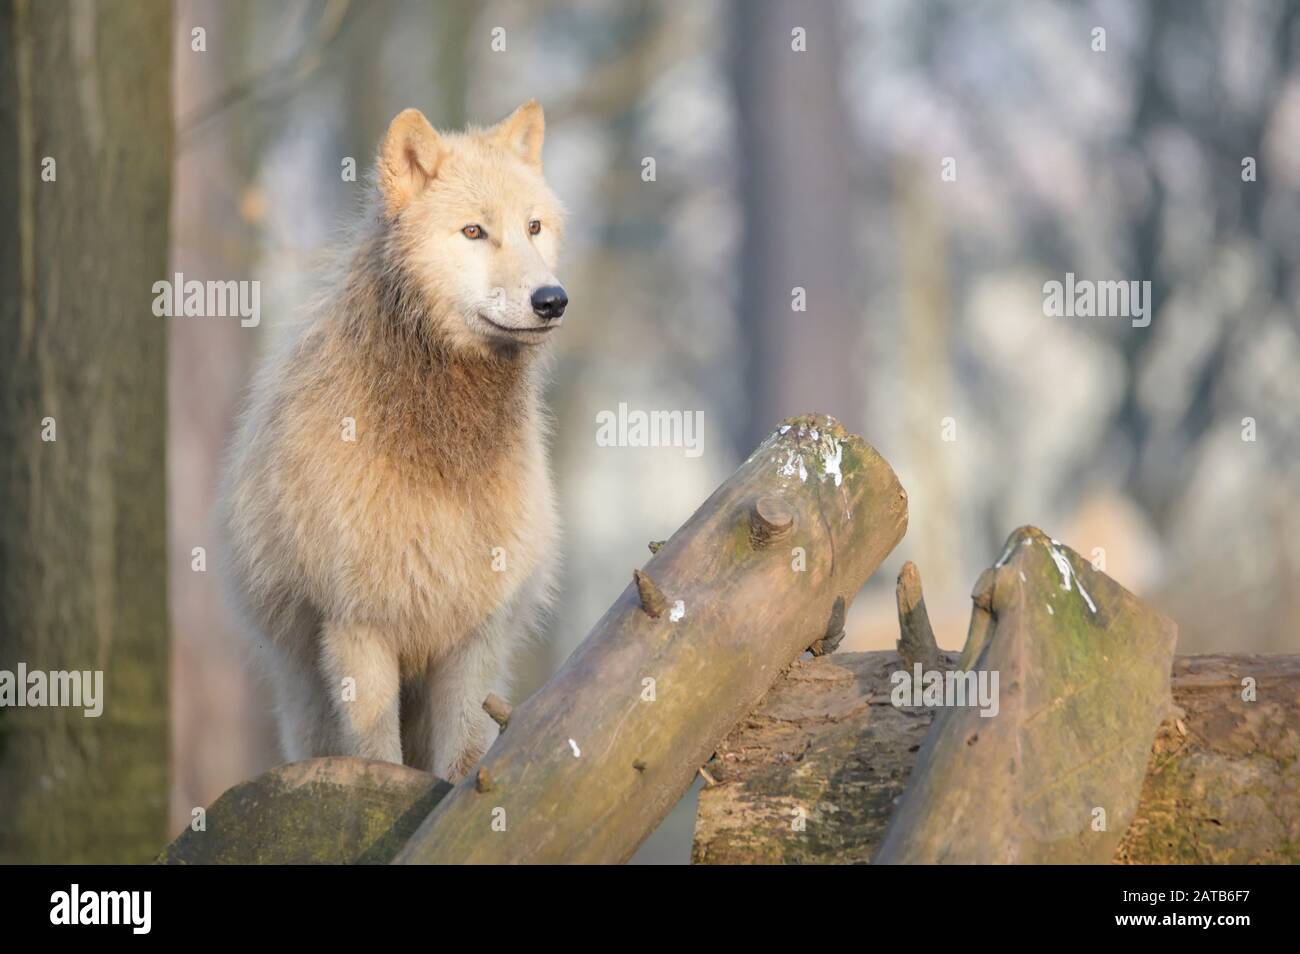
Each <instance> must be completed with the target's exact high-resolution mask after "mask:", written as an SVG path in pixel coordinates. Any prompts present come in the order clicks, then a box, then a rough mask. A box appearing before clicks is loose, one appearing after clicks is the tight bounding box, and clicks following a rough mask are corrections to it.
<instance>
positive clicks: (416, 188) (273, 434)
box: [222, 101, 568, 780]
mask: <svg viewBox="0 0 1300 954" xmlns="http://www.w3.org/2000/svg"><path fill="white" fill-rule="evenodd" d="M543 131H544V120H543V117H542V110H541V107H540V106H538V104H537V103H536V102H535V101H534V102H529V103H527V104H525V105H523V106H521V107H520V108H519V109H517V110H516V111H515V112H514V113H513V114H512V115H511V116H509V117H508V118H507V119H505V120H503V121H502V122H501V123H499V124H498V125H496V126H493V127H492V128H490V129H486V130H480V129H470V130H468V131H466V132H464V133H459V134H450V133H440V132H436V131H434V129H433V127H432V126H430V125H429V122H428V120H426V119H425V117H424V116H423V114H421V113H420V112H419V111H418V110H414V109H408V110H406V111H405V112H403V113H401V114H400V115H398V116H397V118H396V119H394V120H393V122H392V124H391V125H390V126H389V128H388V132H387V134H386V136H385V138H384V141H383V144H382V145H381V147H380V150H379V156H378V160H377V165H376V174H375V177H374V184H373V187H372V197H371V198H372V201H371V207H370V209H369V213H368V214H367V215H366V216H365V217H364V219H363V221H362V223H361V225H360V227H359V229H358V230H357V233H356V237H355V238H354V239H353V240H352V241H351V243H350V244H349V246H348V248H347V249H346V251H345V253H344V255H343V256H342V257H341V259H340V261H339V263H338V274H337V275H336V276H335V278H334V279H333V280H332V281H331V282H329V283H328V285H327V287H326V289H325V291H324V294H323V295H322V296H321V297H320V300H319V303H318V304H317V305H316V306H315V307H314V308H313V309H312V313H311V316H310V321H309V322H308V323H307V324H306V325H305V326H304V327H303V328H302V330H301V331H299V332H297V333H295V334H294V335H292V336H291V339H292V340H290V341H288V342H287V344H286V346H285V347H284V348H282V349H281V350H280V351H279V352H278V354H277V355H276V356H275V357H273V358H272V359H270V360H269V361H267V362H266V364H265V365H264V366H263V367H262V368H261V370H260V372H259V374H258V375H257V377H256V379H255V382H254V384H253V387H252V393H251V397H250V400H249V406H248V409H247V411H246V412H245V416H244V418H243V420H242V423H241V428H240V432H239V435H238V437H237V439H236V441H235V445H234V447H233V450H232V453H231V455H230V458H229V461H228V466H227V472H226V477H225V482H224V491H223V495H222V521H223V524H224V527H225V529H226V533H227V537H228V540H227V544H228V545H227V550H228V552H227V570H228V574H229V577H230V579H231V580H232V582H233V584H234V587H235V590H236V593H237V596H238V599H239V602H240V605H241V609H242V610H243V612H244V614H245V615H246V617H247V620H248V623H249V624H250V629H252V630H253V631H254V633H255V639H254V641H255V644H256V648H257V650H258V651H259V652H258V654H257V658H258V659H259V660H260V665H261V666H262V667H264V668H265V670H266V673H267V675H268V676H269V678H270V680H271V683H272V687H273V689H274V692H275V696H276V702H277V707H278V719H279V730H280V741H281V745H282V748H283V750H284V755H285V757H286V758H288V759H290V760H297V759H303V758H309V757H313V756H321V755H356V756H362V757H365V758H371V759H383V760H386V761H390V762H403V761H405V763H406V764H408V765H412V766H415V767H417V768H422V769H426V770H429V771H433V772H435V773H436V774H438V775H439V776H442V777H444V778H447V779H453V780H454V779H458V778H461V777H462V776H463V775H465V773H466V772H468V771H469V769H470V767H471V766H472V765H473V764H474V763H475V762H476V761H477V760H478V759H479V757H480V756H481V755H482V754H483V752H484V751H485V750H486V748H487V746H488V745H489V744H490V742H491V740H492V739H493V738H494V737H495V734H496V727H495V725H494V724H493V723H492V722H491V720H490V719H489V718H488V717H487V715H486V714H485V713H484V712H483V709H482V703H483V700H484V698H485V697H486V696H487V694H488V693H489V692H490V691H498V692H503V691H504V686H503V685H502V681H503V679H504V678H505V669H506V664H507V660H508V657H509V656H510V654H511V650H512V649H513V648H514V647H516V646H517V645H518V644H519V643H520V642H521V641H522V640H524V639H526V638H527V633H528V631H529V630H530V628H531V627H532V626H533V624H534V622H535V619H536V617H537V615H538V613H539V612H540V611H541V610H542V609H543V608H544V606H545V604H546V602H547V601H548V599H549V594H550V589H551V583H552V577H553V572H554V569H555V559H556V547H555V544H556V534H557V526H556V517H555V503H554V494H553V491H552V486H551V477H550V473H549V471H548V465H547V459H546V446H545V442H546V430H547V426H546V415H545V412H544V410H543V408H542V406H541V381H540V376H541V370H542V369H541V367H540V361H539V359H540V358H541V357H542V355H543V352H544V351H545V349H546V344H547V342H548V341H549V340H550V339H551V338H552V337H553V336H554V334H555V333H556V329H557V328H559V326H560V324H561V320H562V316H563V315H564V310H565V306H566V305H567V304H568V298H567V297H566V295H565V292H564V289H563V288H561V287H560V284H559V282H558V280H557V279H556V277H555V265H556V257H557V254H558V252H559V248H560V240H561V236H562V232H563V214H562V209H561V207H560V203H559V202H558V201H557V199H556V198H555V196H554V195H553V194H552V192H551V190H550V189H549V188H548V187H547V185H546V183H545V182H544V181H543V179H542V162H541V154H542V138H543Z"/></svg>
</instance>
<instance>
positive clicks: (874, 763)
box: [691, 651, 934, 864]
mask: <svg viewBox="0 0 1300 954" xmlns="http://www.w3.org/2000/svg"><path fill="white" fill-rule="evenodd" d="M903 668H905V667H904V666H903V663H902V661H901V660H900V659H899V657H898V655H897V653H894V652H892V651H889V652H872V653H838V654H836V655H834V656H823V657H820V658H816V659H807V660H796V661H795V663H794V665H792V666H791V667H790V669H789V670H788V671H787V672H786V673H784V674H783V675H782V676H781V678H780V679H778V680H777V682H776V685H774V686H773V687H772V689H771V690H770V691H769V692H768V694H767V695H766V696H765V697H764V699H763V702H762V704H761V705H760V706H758V707H757V708H756V709H755V710H754V711H753V712H751V713H750V714H749V715H748V716H747V717H746V718H745V720H744V721H743V722H741V724H740V725H738V726H736V728H735V729H734V730H733V731H732V732H731V733H730V734H729V735H728V736H727V738H726V740H725V741H724V742H723V743H722V745H720V746H719V747H718V752H717V755H716V756H715V757H714V759H713V761H711V762H710V763H709V764H708V769H709V772H710V773H711V774H712V775H713V777H714V778H715V779H716V781H717V784H716V785H713V786H711V787H709V788H706V789H704V790H703V791H701V792H700V795H699V806H698V808H697V810H696V816H695V842H694V846H693V849H692V853H691V860H692V862H694V863H695V864H813V863H859V864H865V863H866V862H868V861H870V860H871V856H872V855H873V854H874V853H875V851H876V848H877V847H878V846H879V844H880V839H881V836H882V835H883V834H884V830H885V825H886V824H887V823H888V821H889V816H890V813H891V812H892V811H893V809H894V802H895V801H896V800H897V799H898V797H899V796H900V795H902V794H903V786H904V785H905V784H906V782H907V778H908V775H909V774H910V773H911V770H912V765H913V764H914V763H915V761H916V752H917V750H918V749H920V747H921V743H922V742H923V741H925V734H926V732H927V731H929V728H930V723H931V722H932V721H933V720H934V712H933V710H930V709H922V708H912V707H907V708H895V707H894V706H892V705H890V701H889V695H890V682H889V679H890V676H891V675H892V674H893V673H895V672H898V671H899V670H900V669H903Z"/></svg>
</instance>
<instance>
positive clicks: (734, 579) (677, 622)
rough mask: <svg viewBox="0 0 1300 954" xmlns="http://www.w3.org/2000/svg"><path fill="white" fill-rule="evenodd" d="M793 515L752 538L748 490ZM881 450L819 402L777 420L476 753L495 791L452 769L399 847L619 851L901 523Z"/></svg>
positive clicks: (530, 858) (493, 852) (897, 535)
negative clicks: (654, 588)
mask: <svg viewBox="0 0 1300 954" xmlns="http://www.w3.org/2000/svg"><path fill="white" fill-rule="evenodd" d="M768 496H771V497H775V498H779V501H780V502H781V503H782V504H784V506H785V507H787V508H788V510H789V514H790V526H789V528H788V530H786V531H785V533H786V535H785V536H784V537H783V538H782V539H781V540H780V541H779V543H776V544H772V545H769V544H771V541H765V542H764V543H763V544H762V545H756V544H755V540H754V537H753V518H752V514H753V513H754V512H755V506H756V502H757V501H759V500H760V499H761V498H764V497H768ZM906 523H907V498H906V494H905V493H904V492H903V490H902V488H901V487H900V486H899V484H898V480H897V478H896V477H895V476H894V473H893V471H892V470H891V469H890V467H889V465H888V464H887V463H886V462H885V461H884V459H883V458H881V457H880V455H879V454H877V453H876V451H875V450H874V449H872V448H871V447H869V446H868V445H867V444H865V443H864V442H863V441H862V440H861V439H859V438H857V437H853V436H851V435H848V434H846V433H845V432H844V430H843V428H841V427H840V426H839V425H838V424H837V423H835V422H834V421H832V420H831V419H829V418H826V417H824V416H816V417H805V418H796V419H793V420H791V421H788V422H786V423H785V424H783V425H782V426H781V427H780V428H779V429H778V431H777V432H776V433H775V434H773V435H772V437H770V438H769V439H768V440H767V441H765V442H764V443H763V444H762V445H761V446H760V447H759V448H758V449H757V450H756V451H755V452H754V453H753V454H752V455H751V456H750V458H749V459H748V460H747V461H746V462H745V463H744V464H742V465H741V467H740V468H739V469H738V470H737V471H736V473H735V474H733V475H732V476H731V477H730V478H729V479H728V480H727V481H726V482H725V483H724V484H723V485H722V486H721V487H720V488H718V490H717V491H715V492H714V494H713V495H712V496H711V497H710V498H709V499H708V500H707V501H706V502H705V503H704V505H703V506H702V507H701V508H700V509H699V510H698V511H697V512H696V513H695V515H694V516H692V517H691V519H690V520H689V521H687V523H686V524H685V525H684V526H683V527H682V528H681V529H680V530H678V532H677V533H676V534H674V536H673V537H672V539H671V540H669V541H668V542H667V543H666V544H665V545H664V546H663V548H662V549H660V550H659V552H658V553H656V554H655V555H654V556H653V557H652V558H651V559H650V561H649V563H648V564H647V565H646V567H645V573H646V574H648V575H649V576H650V577H653V579H654V580H655V582H656V583H657V584H658V587H659V588H660V589H661V590H662V591H663V592H665V593H667V594H669V597H670V598H671V599H672V600H673V602H672V605H671V607H670V609H669V611H668V613H667V614H665V615H662V616H660V617H658V618H654V617H652V616H650V615H648V614H647V613H646V612H644V611H643V610H642V600H641V596H640V594H639V592H638V589H637V587H636V586H635V585H629V587H628V588H627V589H626V590H625V591H624V592H623V594H622V595H621V596H620V597H619V598H618V600H617V601H616V602H615V603H614V605H613V606H612V607H611V608H610V609H609V611H608V612H607V613H606V614H605V616H604V617H603V618H602V619H601V620H600V622H599V623H597V624H596V627H595V628H594V629H593V630H592V632H591V634H590V635H589V636H588V637H587V639H586V641H585V642H584V643H583V644H582V645H581V646H580V647H579V648H578V650H577V651H576V652H575V653H574V654H573V655H572V656H571V657H570V658H569V660H568V661H567V662H566V663H565V665H564V667H563V668H562V669H561V670H560V671H559V672H558V673H557V674H556V675H555V676H554V677H553V678H552V679H551V680H550V681H549V682H548V683H547V684H546V685H545V686H544V687H543V688H542V689H541V690H540V691H538V692H537V693H536V694H535V695H534V696H533V697H532V698H530V699H528V700H527V701H526V702H524V703H522V704H520V705H519V706H518V707H516V708H515V710H514V712H513V714H512V715H511V723H510V724H511V728H510V731H509V732H508V733H505V734H504V735H502V736H501V737H500V738H499V739H498V740H497V741H496V743H495V744H494V745H493V747H492V748H491V749H490V750H489V751H488V753H487V755H486V756H485V757H484V759H483V762H482V766H483V768H485V769H486V770H487V771H488V772H489V773H490V774H491V778H492V783H493V788H492V791H490V792H487V793H484V792H479V791H477V790H476V787H475V784H474V780H473V779H467V780H465V781H463V782H462V783H461V784H459V785H458V786H457V787H456V788H455V789H454V790H453V791H452V793H451V794H450V795H449V796H448V797H447V798H446V799H444V800H443V801H442V802H441V803H440V804H439V806H438V808H437V809H435V810H434V812H433V813H432V814H431V815H430V817H429V818H428V819H427V820H426V822H425V823H424V824H423V825H421V827H420V829H419V831H418V832H417V833H416V834H415V836H414V837H413V838H412V839H411V841H410V843H409V844H408V846H407V848H406V849H405V850H404V851H403V852H402V853H401V855H400V856H399V858H398V859H397V860H398V861H400V862H408V863H410V862H433V863H454V862H466V861H473V862H521V861H527V862H617V861H623V860H626V859H627V858H628V857H629V856H631V854H632V853H633V852H634V851H635V850H636V847H637V846H638V845H639V844H640V843H641V841H642V840H643V839H644V838H645V836H646V835H647V834H648V833H649V832H650V831H652V830H653V829H654V827H655V826H656V825H657V824H658V823H659V821H660V820H661V819H662V818H663V817H664V815H665V814H667V812H668V810H669V809H670V808H671V807H672V806H673V804H674V803H676V801H677V800H678V798H680V796H681V795H682V793H683V792H685V791H686V789H687V787H688V786H689V785H690V783H691V780H692V779H693V778H694V776H695V774H696V771H697V770H698V769H699V767H700V766H701V765H702V764H703V763H704V762H705V761H706V760H707V759H708V758H709V756H710V755H711V754H712V753H713V751H714V749H715V748H716V746H717V745H718V744H719V742H721V741H722V739H723V737H724V736H725V735H726V733H727V732H728V731H729V730H730V729H731V728H732V727H733V726H734V725H735V724H736V722H737V721H739V720H740V719H741V718H743V717H744V716H745V714H746V713H747V712H749V711H750V710H751V709H752V708H753V706H754V705H755V704H756V703H757V702H758V701H759V699H760V698H761V697H762V695H763V693H764V692H765V691H766V690H767V689H768V688H769V687H770V686H771V684H772V681H773V680H774V679H775V678H776V676H777V675H778V674H779V673H780V671H781V670H782V669H783V668H784V667H786V666H788V665H789V664H790V663H791V661H793V660H794V658H795V657H796V656H798V655H799V654H800V653H801V652H802V651H803V650H804V649H805V648H807V647H808V646H809V645H810V643H812V642H813V641H815V640H817V639H818V638H824V637H825V635H826V633H827V631H828V627H829V626H830V625H831V624H833V623H834V620H835V618H836V616H837V614H839V615H842V613H843V611H844V606H845V605H847V602H848V601H849V600H851V599H852V597H853V596H854V594H855V593H856V592H857V590H858V589H859V587H860V586H861V584H862V583H863V581H864V580H865V579H866V578H867V577H868V576H869V575H870V574H871V573H872V572H873V571H874V570H875V569H876V567H877V566H879V564H880V562H881V560H883V559H884V557H885V556H886V555H887V554H888V553H889V551H890V550H892V549H893V547H894V546H895V544H897V542H898V541H899V540H900V539H901V538H902V535H903V532H904V529H905V527H906Z"/></svg>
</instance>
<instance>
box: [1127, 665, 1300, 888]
mask: <svg viewBox="0 0 1300 954" xmlns="http://www.w3.org/2000/svg"><path fill="white" fill-rule="evenodd" d="M1173 693H1174V705H1175V706H1176V707H1177V710H1176V712H1175V715H1174V717H1173V718H1170V719H1168V720H1166V721H1165V722H1164V723H1163V724H1162V725H1161V726H1160V731H1159V732H1158V733H1157V734H1156V741H1155V746H1154V748H1153V749H1152V752H1151V762H1150V766H1149V767H1148V770H1147V775H1146V779H1145V781H1144V783H1143V786H1142V801H1141V803H1140V804H1139V805H1138V810H1137V817H1136V818H1135V819H1134V820H1133V824H1132V825H1130V826H1129V829H1128V831H1127V832H1126V833H1125V835H1124V840H1123V841H1122V842H1121V843H1120V846H1119V850H1118V851H1117V852H1116V855H1115V860H1116V861H1119V862H1123V863H1130V864H1156V863H1158V864H1185V863H1186V864H1300V656H1254V655H1240V656H1234V655H1207V656H1185V657H1181V658H1179V659H1178V660H1177V662H1176V663H1175V664H1174V679H1173Z"/></svg>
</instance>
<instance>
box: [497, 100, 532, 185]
mask: <svg viewBox="0 0 1300 954" xmlns="http://www.w3.org/2000/svg"><path fill="white" fill-rule="evenodd" d="M545 134H546V117H545V116H543V115H542V105H541V103H539V102H537V100H535V99H530V100H529V101H528V102H526V103H524V104H523V105H522V106H520V107H519V108H518V109H516V110H515V111H514V112H513V113H511V114H510V115H509V116H507V117H506V118H505V119H503V120H501V122H499V123H497V124H496V125H495V126H493V127H492V128H491V129H489V130H488V136H489V137H490V138H491V139H492V140H493V141H494V142H497V143H499V144H501V145H502V146H504V147H505V148H506V149H508V150H510V151H511V152H512V153H514V154H515V155H516V156H518V157H519V158H520V159H522V160H523V161H524V163H525V164H526V165H528V166H530V167H532V168H533V169H534V170H535V171H537V172H541V171H542V138H543V136H545Z"/></svg>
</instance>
